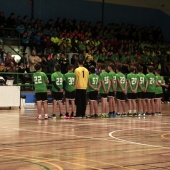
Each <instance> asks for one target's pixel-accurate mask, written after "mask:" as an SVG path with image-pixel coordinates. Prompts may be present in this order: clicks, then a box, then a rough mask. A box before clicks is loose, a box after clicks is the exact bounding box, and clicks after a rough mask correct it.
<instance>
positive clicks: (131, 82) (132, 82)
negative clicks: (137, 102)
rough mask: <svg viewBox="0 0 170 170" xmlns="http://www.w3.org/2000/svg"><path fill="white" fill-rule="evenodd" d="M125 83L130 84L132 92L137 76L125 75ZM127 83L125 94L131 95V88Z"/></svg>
mask: <svg viewBox="0 0 170 170" xmlns="http://www.w3.org/2000/svg"><path fill="white" fill-rule="evenodd" d="M127 81H128V82H129V83H130V84H131V86H132V90H135V88H136V86H137V83H138V80H137V75H136V74H135V73H129V74H128V75H127ZM129 83H128V86H127V93H133V92H132V90H131V88H130V84H129Z"/></svg>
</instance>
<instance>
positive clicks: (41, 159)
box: [0, 148, 102, 170]
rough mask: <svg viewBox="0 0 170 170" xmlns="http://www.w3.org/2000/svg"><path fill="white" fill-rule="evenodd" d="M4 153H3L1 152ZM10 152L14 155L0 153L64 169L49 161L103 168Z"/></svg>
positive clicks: (60, 169)
mask: <svg viewBox="0 0 170 170" xmlns="http://www.w3.org/2000/svg"><path fill="white" fill-rule="evenodd" d="M8 150H15V151H16V149H12V148H8ZM18 151H24V150H20V149H19V150H18ZM6 153H7V152H6ZM42 153H44V152H42ZM1 154H2V153H1ZM10 154H12V155H14V156H12V155H11V156H9V155H0V157H10V158H11V157H12V158H13V157H15V158H16V157H17V158H26V159H28V160H36V161H38V162H44V163H47V164H49V165H53V166H54V167H57V168H58V169H59V170H64V169H63V168H61V167H60V166H58V165H56V164H53V163H51V162H48V161H56V160H57V161H58V162H64V163H68V164H73V165H77V166H81V167H86V168H93V169H96V170H102V169H100V168H96V167H92V166H87V165H82V164H78V163H72V162H68V161H62V160H59V159H54V158H53V159H51V158H50V159H48V158H44V157H36V158H29V157H31V156H29V155H25V154H16V153H10ZM15 155H18V156H15Z"/></svg>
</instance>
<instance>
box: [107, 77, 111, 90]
mask: <svg viewBox="0 0 170 170" xmlns="http://www.w3.org/2000/svg"><path fill="white" fill-rule="evenodd" d="M110 87H111V81H110V80H109V82H108V90H107V91H108V92H109V89H110Z"/></svg>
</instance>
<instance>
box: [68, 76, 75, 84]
mask: <svg viewBox="0 0 170 170" xmlns="http://www.w3.org/2000/svg"><path fill="white" fill-rule="evenodd" d="M68 81H69V82H68V85H70V86H71V85H74V82H75V78H74V77H69V78H68Z"/></svg>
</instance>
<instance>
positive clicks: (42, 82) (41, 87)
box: [33, 71, 48, 93]
mask: <svg viewBox="0 0 170 170" xmlns="http://www.w3.org/2000/svg"><path fill="white" fill-rule="evenodd" d="M47 80H48V78H47V75H46V74H45V73H44V72H41V71H37V72H36V73H34V74H33V81H34V87H35V93H43V92H47V85H46V81H47Z"/></svg>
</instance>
